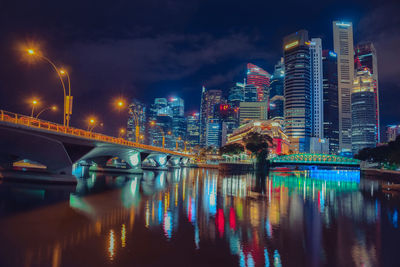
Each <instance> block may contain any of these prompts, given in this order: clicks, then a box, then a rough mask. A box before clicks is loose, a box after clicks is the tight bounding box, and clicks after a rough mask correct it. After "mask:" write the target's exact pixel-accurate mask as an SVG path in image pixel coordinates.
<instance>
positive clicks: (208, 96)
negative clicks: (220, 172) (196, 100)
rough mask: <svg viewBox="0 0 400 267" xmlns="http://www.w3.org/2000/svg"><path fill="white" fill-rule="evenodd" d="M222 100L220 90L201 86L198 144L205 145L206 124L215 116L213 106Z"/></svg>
mask: <svg viewBox="0 0 400 267" xmlns="http://www.w3.org/2000/svg"><path fill="white" fill-rule="evenodd" d="M221 101H222V91H221V90H206V88H205V87H204V86H203V89H202V94H201V104H200V146H206V145H207V144H206V143H207V142H206V141H207V140H206V132H207V124H208V121H209V120H210V119H213V118H215V110H214V109H215V106H216V105H217V104H220V103H221Z"/></svg>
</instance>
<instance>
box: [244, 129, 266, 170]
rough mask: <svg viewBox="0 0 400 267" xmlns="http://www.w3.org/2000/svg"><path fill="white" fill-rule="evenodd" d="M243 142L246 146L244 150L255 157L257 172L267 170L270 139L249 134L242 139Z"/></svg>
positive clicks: (256, 133)
mask: <svg viewBox="0 0 400 267" xmlns="http://www.w3.org/2000/svg"><path fill="white" fill-rule="evenodd" d="M243 142H244V143H245V144H246V149H247V150H249V151H250V152H251V153H252V154H254V155H255V156H256V159H257V170H265V169H267V168H268V166H269V164H268V161H267V157H268V152H269V151H268V148H269V146H272V145H273V140H272V138H271V137H270V136H269V135H265V134H260V133H258V132H251V133H248V134H247V135H246V136H245V137H244V138H243Z"/></svg>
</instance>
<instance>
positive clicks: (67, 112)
mask: <svg viewBox="0 0 400 267" xmlns="http://www.w3.org/2000/svg"><path fill="white" fill-rule="evenodd" d="M60 74H61V75H65V76H67V81H68V95H67V96H65V103H64V105H65V106H64V109H65V117H66V118H65V120H66V122H67V127H69V121H70V120H71V114H72V99H73V97H72V96H71V79H70V78H69V74H68V72H67V71H66V70H65V69H61V70H60Z"/></svg>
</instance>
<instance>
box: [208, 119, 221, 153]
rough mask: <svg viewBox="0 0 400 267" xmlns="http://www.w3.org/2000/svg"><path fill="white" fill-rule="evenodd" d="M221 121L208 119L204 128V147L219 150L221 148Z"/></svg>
mask: <svg viewBox="0 0 400 267" xmlns="http://www.w3.org/2000/svg"><path fill="white" fill-rule="evenodd" d="M221 130H222V128H221V121H220V120H219V119H209V120H208V121H207V128H206V146H207V147H210V146H211V147H215V148H219V147H220V146H221V134H222V131H221Z"/></svg>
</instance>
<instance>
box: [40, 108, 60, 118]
mask: <svg viewBox="0 0 400 267" xmlns="http://www.w3.org/2000/svg"><path fill="white" fill-rule="evenodd" d="M47 110H52V111H57V106H54V105H53V106H50V107H47V108H44V109H42V110H41V111H40V112H39V113H38V114H37V115H36V119H38V118H39V116H40V114H42V113H43V112H45V111H47Z"/></svg>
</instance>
